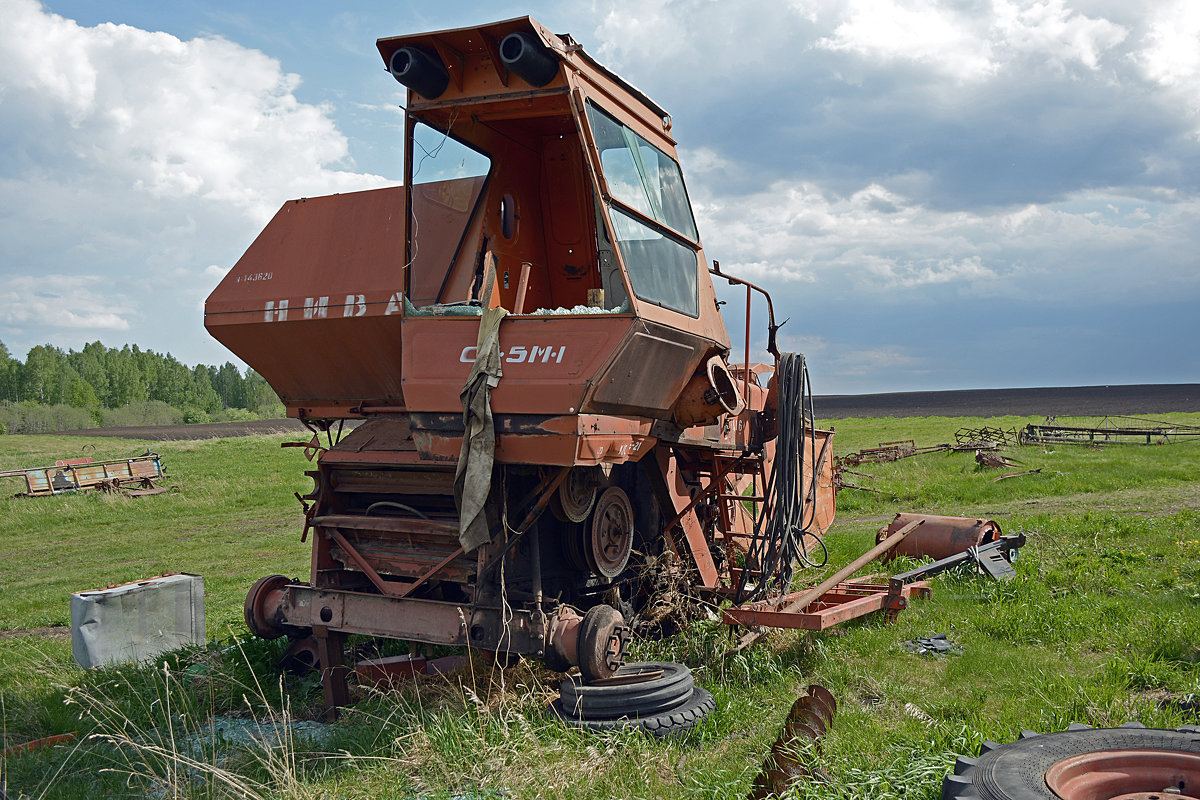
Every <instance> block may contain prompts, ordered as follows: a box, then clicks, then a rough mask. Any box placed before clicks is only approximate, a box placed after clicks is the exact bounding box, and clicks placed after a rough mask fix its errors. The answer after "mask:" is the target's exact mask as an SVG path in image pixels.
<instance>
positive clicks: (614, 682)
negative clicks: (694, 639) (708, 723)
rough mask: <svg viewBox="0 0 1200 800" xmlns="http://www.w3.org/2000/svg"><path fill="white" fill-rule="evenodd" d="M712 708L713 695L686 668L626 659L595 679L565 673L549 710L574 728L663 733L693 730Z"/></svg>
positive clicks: (662, 662)
mask: <svg viewBox="0 0 1200 800" xmlns="http://www.w3.org/2000/svg"><path fill="white" fill-rule="evenodd" d="M714 707H715V703H714V701H713V697H712V695H711V694H709V693H708V692H707V691H706V690H704V689H702V688H701V687H699V686H696V685H695V680H694V679H693V677H692V671H691V670H690V669H689V668H688V667H686V666H685V665H683V664H675V663H672V662H669V661H646V662H640V663H635V664H626V665H624V666H623V667H621V668H620V669H619V670H617V672H616V674H615V675H614V676H613V677H612V678H611V679H608V680H606V681H602V682H598V683H595V682H594V683H585V682H584V681H583V680H582V679H581V678H579V677H578V676H575V677H572V678H568V679H567V680H565V681H563V682H562V686H561V693H560V696H559V698H558V699H556V700H555V701H554V702H553V703H551V704H550V707H549V709H548V713H550V714H551V715H552V716H555V717H557V718H558V719H560V720H562V721H563V722H564V723H566V724H567V725H570V726H572V727H576V728H584V729H587V730H593V731H610V730H622V729H636V730H641V731H642V732H644V733H648V734H650V735H652V736H657V737H666V736H675V735H679V734H682V733H685V732H687V731H689V730H691V729H692V728H694V727H695V726H696V724H697V723H698V722H700V720H702V719H704V718H705V717H706V716H708V714H709V712H711V711H712V710H713V708H714Z"/></svg>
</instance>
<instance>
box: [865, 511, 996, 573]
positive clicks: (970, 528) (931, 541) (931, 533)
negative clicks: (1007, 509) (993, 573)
mask: <svg viewBox="0 0 1200 800" xmlns="http://www.w3.org/2000/svg"><path fill="white" fill-rule="evenodd" d="M916 520H920V521H921V522H922V525H921V529H920V530H919V531H917V532H916V534H915V535H913V536H910V537H908V538H907V539H906V540H905V541H904V542H902V543H901V544H900V545H898V546H897V547H895V548H894V549H892V550H890V551H889V552H888V553H887V554H886V555H885V556H884V557H883V560H884V561H885V562H886V561H890V560H891V559H893V558H895V557H896V556H910V557H912V558H922V557H925V556H930V557H932V558H945V557H946V556H951V555H954V554H955V553H961V552H963V551H964V550H966V549H967V548H970V547H977V546H978V545H981V544H986V543H987V542H991V541H994V540H995V539H996V538H998V537H999V536H1000V526H999V525H998V524H997V523H996V522H994V521H993V520H990V519H972V518H970V517H943V516H937V515H933V514H897V515H896V518H895V519H893V520H892V521H891V523H890V524H888V526H887V527H885V528H880V529H879V533H878V534H877V535H876V537H875V540H876V541H878V542H882V541H883V540H884V539H886V538H887V537H888V536H891V535H894V534H895V532H896V531H898V530H901V529H903V528H904V527H906V526H907V525H909V524H910V523H912V522H914V521H916Z"/></svg>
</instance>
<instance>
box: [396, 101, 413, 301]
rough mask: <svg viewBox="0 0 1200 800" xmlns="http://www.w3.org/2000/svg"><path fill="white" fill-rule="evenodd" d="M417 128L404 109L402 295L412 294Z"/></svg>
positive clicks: (411, 117)
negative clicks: (414, 174)
mask: <svg viewBox="0 0 1200 800" xmlns="http://www.w3.org/2000/svg"><path fill="white" fill-rule="evenodd" d="M414 94H415V92H409V93H408V97H409V98H410V99H411V98H412V97H413V95H414ZM416 129H417V120H416V117H414V116H413V115H412V114H410V113H409V112H408V109H405V110H404V225H403V231H404V264H403V265H402V268H403V269H404V296H405V297H409V296H411V295H412V264H413V251H412V240H413V237H412V233H413V232H412V229H413V219H414V217H415V216H416V212H415V211H414V210H413V192H412V180H413V134H414V132H415V131H416ZM400 315H401V317H403V316H404V308H403V305H401V308H400Z"/></svg>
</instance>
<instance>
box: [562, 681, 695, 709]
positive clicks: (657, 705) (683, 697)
mask: <svg viewBox="0 0 1200 800" xmlns="http://www.w3.org/2000/svg"><path fill="white" fill-rule="evenodd" d="M689 678H690V676H689ZM694 688H695V686H694V684H693V683H692V681H691V680H690V679H689V680H688V681H686V682H685V683H683V684H680V685H677V686H670V687H668V688H666V689H660V690H659V691H657V692H651V693H648V694H644V695H639V696H638V697H636V698H633V699H628V700H619V699H615V698H604V699H601V700H597V699H595V698H587V699H585V698H582V697H580V698H577V699H576V700H574V701H571V700H568V699H567V698H565V697H562V698H560V699H561V700H562V706H563V708H564V709H566V710H567V711H569V712H570V713H571V714H572V715H573V716H576V717H585V718H589V719H620V718H621V717H649V716H654V715H655V714H662V713H663V712H665V711H670V710H672V709H675V708H678V707H679V706H680V705H682V704H683V703H685V702H687V700H688V698H690V697H691V696H692V690H693V689H694Z"/></svg>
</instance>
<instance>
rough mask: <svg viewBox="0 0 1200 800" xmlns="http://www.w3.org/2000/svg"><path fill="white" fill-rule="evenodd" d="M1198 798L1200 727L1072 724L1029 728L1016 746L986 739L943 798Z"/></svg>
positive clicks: (950, 780) (958, 769)
mask: <svg viewBox="0 0 1200 800" xmlns="http://www.w3.org/2000/svg"><path fill="white" fill-rule="evenodd" d="M1153 796H1161V799H1162V800H1186V798H1200V728H1197V727H1196V726H1194V725H1189V726H1187V727H1183V728H1178V729H1176V730H1160V729H1155V728H1147V727H1145V726H1144V725H1142V724H1141V723H1137V722H1130V723H1126V724H1125V725H1122V726H1121V727H1119V728H1091V727H1089V726H1087V725H1078V724H1075V725H1071V726H1070V727H1069V728H1068V729H1067V730H1065V731H1060V732H1058V733H1046V734H1038V733H1034V732H1033V731H1025V732H1023V733H1022V734H1021V738H1020V740H1019V741H1016V742H1012V743H1010V744H997V743H995V742H984V744H983V746H982V747H981V748H980V754H979V757H978V758H965V757H960V758H959V759H958V761H957V763H955V765H954V774H953V775H948V776H947V777H946V779H945V781H944V782H943V783H942V800H1116V799H1117V798H1126V797H1129V798H1134V797H1136V798H1150V797H1153Z"/></svg>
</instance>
